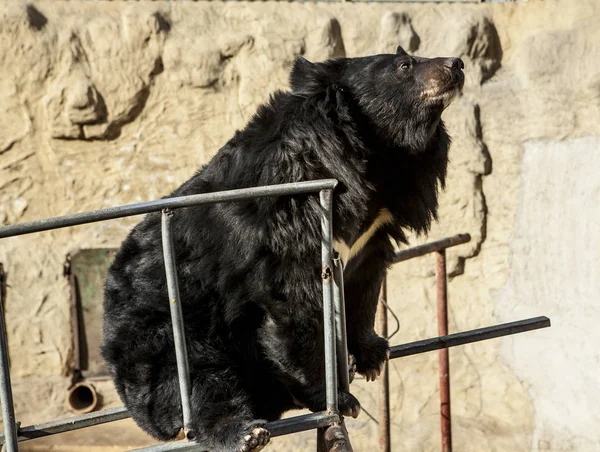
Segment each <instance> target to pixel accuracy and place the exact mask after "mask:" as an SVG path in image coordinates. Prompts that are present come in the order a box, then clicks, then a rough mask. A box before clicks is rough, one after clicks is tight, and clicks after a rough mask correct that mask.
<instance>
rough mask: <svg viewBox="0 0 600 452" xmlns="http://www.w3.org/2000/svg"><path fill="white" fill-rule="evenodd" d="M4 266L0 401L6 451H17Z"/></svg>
mask: <svg viewBox="0 0 600 452" xmlns="http://www.w3.org/2000/svg"><path fill="white" fill-rule="evenodd" d="M5 277H6V274H5V273H4V266H3V265H2V264H1V263H0V403H1V404H2V423H3V424H4V438H2V442H3V443H4V446H5V449H6V451H7V452H17V451H18V450H19V445H18V441H17V423H16V422H17V421H16V419H15V407H14V404H13V396H12V386H11V384H10V369H9V362H8V344H7V341H6V325H5V324H4V294H5V291H4V290H5V287H6V286H5V280H4V279H5Z"/></svg>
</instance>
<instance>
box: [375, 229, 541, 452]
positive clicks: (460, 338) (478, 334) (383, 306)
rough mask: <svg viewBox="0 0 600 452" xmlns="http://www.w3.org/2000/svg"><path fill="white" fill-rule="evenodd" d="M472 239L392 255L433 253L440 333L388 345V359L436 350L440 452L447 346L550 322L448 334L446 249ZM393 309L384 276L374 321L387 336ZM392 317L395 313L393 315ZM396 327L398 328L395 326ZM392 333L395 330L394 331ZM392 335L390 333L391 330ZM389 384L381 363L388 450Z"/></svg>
mask: <svg viewBox="0 0 600 452" xmlns="http://www.w3.org/2000/svg"><path fill="white" fill-rule="evenodd" d="M470 240H471V236H470V235H469V234H457V235H454V236H452V237H446V238H443V239H440V240H436V241H433V242H429V243H425V244H423V245H418V246H414V247H412V248H408V249H406V250H402V251H399V252H398V253H396V255H395V257H394V262H393V263H394V264H397V263H399V262H403V261H407V260H410V259H414V258H416V257H421V256H425V255H427V254H430V253H434V254H435V258H436V262H435V267H436V271H435V275H436V292H437V321H438V334H439V337H437V338H432V339H426V340H423V341H417V342H411V343H410V344H405V345H398V346H394V347H391V348H390V359H395V358H400V357H403V356H410V355H415V354H418V353H425V352H428V351H433V350H439V381H440V427H441V435H442V447H441V450H442V452H451V451H452V422H451V408H450V406H451V403H450V357H449V354H448V348H449V347H454V346H457V345H462V344H467V343H469V342H475V341H479V340H485V339H491V338H496V337H501V336H507V335H510V334H516V333H522V332H525V331H531V330H534V329H538V328H545V327H549V326H550V320H549V319H548V318H547V317H535V318H531V319H526V320H521V321H518V322H511V323H506V324H503V325H496V326H492V327H487V328H480V329H476V330H471V331H467V332H463V333H456V334H451V335H448V288H447V275H446V249H447V248H451V247H453V246H457V245H462V244H464V243H468V242H469V241H470ZM388 311H390V312H391V313H392V314H394V313H393V311H392V310H391V309H390V308H389V306H388V304H387V277H386V279H385V280H384V282H383V284H382V287H381V292H380V295H379V306H378V309H377V325H378V329H379V333H380V334H381V335H382V336H384V337H387V338H388V339H389V338H390V337H391V336H388V335H387V322H388V320H387V313H388ZM394 317H395V315H394ZM396 331H397V330H396ZM394 334H395V333H394ZM392 335H393V334H392ZM389 397H390V388H389V377H388V364H387V363H386V364H385V365H384V368H383V370H382V374H381V379H380V388H379V421H378V426H379V445H380V452H390V451H391V450H392V446H391V434H390V403H389Z"/></svg>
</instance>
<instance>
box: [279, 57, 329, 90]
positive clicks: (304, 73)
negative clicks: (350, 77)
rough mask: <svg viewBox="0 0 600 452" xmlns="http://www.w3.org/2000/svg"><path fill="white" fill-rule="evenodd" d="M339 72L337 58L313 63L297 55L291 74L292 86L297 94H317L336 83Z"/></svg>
mask: <svg viewBox="0 0 600 452" xmlns="http://www.w3.org/2000/svg"><path fill="white" fill-rule="evenodd" d="M339 72H340V71H339V68H338V64H337V62H336V61H335V60H329V61H326V62H324V63H311V62H310V61H308V60H307V59H306V58H303V57H301V56H299V57H296V61H294V67H293V68H292V73H291V74H290V87H291V88H292V92H293V93H295V94H300V95H304V96H307V95H311V94H316V93H319V92H322V91H324V90H325V89H326V88H327V87H328V86H330V85H332V84H334V83H336V81H337V80H338V78H339Z"/></svg>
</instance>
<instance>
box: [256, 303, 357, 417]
mask: <svg viewBox="0 0 600 452" xmlns="http://www.w3.org/2000/svg"><path fill="white" fill-rule="evenodd" d="M295 306H299V304H296V305H295ZM304 308H306V305H305V306H304ZM277 314H278V313H277V312H272V313H271V315H269V316H268V317H267V319H266V321H265V323H264V324H263V326H262V328H261V329H260V330H259V340H260V342H261V345H262V346H263V348H264V350H265V354H266V356H267V358H268V359H269V360H270V361H271V363H272V364H273V365H274V367H275V368H276V374H277V376H278V378H279V380H280V381H281V382H282V383H283V384H284V385H285V387H286V388H287V389H288V391H289V392H290V394H291V396H292V397H293V399H294V400H295V402H296V403H297V404H298V405H300V406H302V407H304V408H308V409H309V410H311V411H313V412H315V411H323V410H325V409H326V395H325V359H324V347H323V321H322V318H323V314H322V312H320V310H319V309H314V310H313V312H287V313H286V314H285V315H282V314H281V313H279V314H280V315H279V316H277V317H275V316H276V315H277ZM338 405H339V410H340V412H341V413H342V414H344V415H346V416H352V417H357V416H358V414H359V413H360V403H359V402H358V400H356V398H355V397H354V396H353V395H352V394H350V393H349V392H345V391H342V390H339V389H338Z"/></svg>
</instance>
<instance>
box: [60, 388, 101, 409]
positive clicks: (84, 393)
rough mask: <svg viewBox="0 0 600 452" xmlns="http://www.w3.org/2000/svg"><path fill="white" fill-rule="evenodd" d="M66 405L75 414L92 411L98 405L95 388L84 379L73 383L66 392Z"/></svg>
mask: <svg viewBox="0 0 600 452" xmlns="http://www.w3.org/2000/svg"><path fill="white" fill-rule="evenodd" d="M67 405H68V406H69V408H70V409H71V411H73V412H74V413H77V414H85V413H89V412H91V411H94V410H95V409H96V408H97V407H98V394H97V393H96V388H94V385H92V384H90V383H87V382H85V381H80V382H79V383H76V384H74V385H73V386H72V387H71V388H70V389H69V392H68V393H67Z"/></svg>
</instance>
